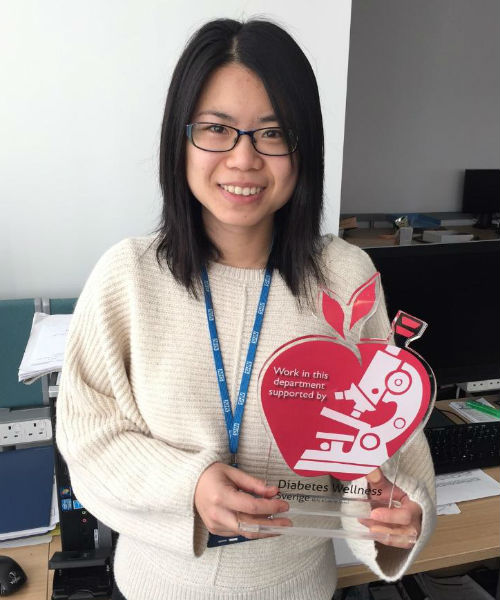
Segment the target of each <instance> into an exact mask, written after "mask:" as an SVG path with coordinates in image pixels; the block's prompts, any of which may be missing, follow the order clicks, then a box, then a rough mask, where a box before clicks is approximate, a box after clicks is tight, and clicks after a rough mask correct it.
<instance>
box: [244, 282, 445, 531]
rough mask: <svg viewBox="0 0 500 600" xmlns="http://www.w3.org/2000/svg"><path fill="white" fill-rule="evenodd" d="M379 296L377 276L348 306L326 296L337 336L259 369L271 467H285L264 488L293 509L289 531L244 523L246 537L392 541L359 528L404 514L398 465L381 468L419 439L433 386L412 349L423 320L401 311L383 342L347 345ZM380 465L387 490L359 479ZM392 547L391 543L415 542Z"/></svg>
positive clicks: (301, 344)
mask: <svg viewBox="0 0 500 600" xmlns="http://www.w3.org/2000/svg"><path fill="white" fill-rule="evenodd" d="M379 295H380V276H379V274H378V273H376V274H375V275H374V276H373V277H372V278H371V279H370V280H369V281H367V282H366V283H365V284H363V285H362V286H361V287H360V288H358V289H357V290H356V291H355V292H354V294H353V296H352V298H351V299H350V300H349V301H348V302H347V303H343V302H342V299H339V298H335V297H334V294H333V293H332V292H327V291H323V292H322V294H321V296H320V299H321V311H322V313H323V316H324V318H325V320H326V321H327V323H328V324H329V325H331V327H332V328H333V329H334V331H335V334H336V335H335V336H332V337H330V336H324V335H311V336H304V337H301V338H297V339H294V340H291V341H290V342H288V343H286V344H284V345H282V346H281V347H280V348H278V349H277V350H276V351H275V352H274V353H273V354H272V355H271V356H270V357H269V358H268V359H267V361H266V362H265V364H264V366H263V368H262V370H261V372H260V375H259V384H258V387H259V394H260V401H261V406H262V412H263V418H264V422H265V425H266V427H267V429H268V432H269V436H270V440H271V441H270V448H269V457H270V458H271V454H272V453H273V452H278V453H279V454H280V455H281V457H282V459H283V460H282V461H281V463H283V461H284V462H285V463H286V465H287V467H288V469H287V470H286V471H285V472H283V471H279V470H278V471H276V469H275V468H274V467H273V466H272V465H274V464H275V463H276V462H277V461H271V460H270V459H269V460H268V469H267V472H266V479H267V482H268V483H269V484H273V485H277V486H278V489H279V494H278V496H279V497H281V498H283V499H284V500H286V501H287V502H288V503H289V505H290V511H289V512H288V513H284V514H280V517H283V516H286V517H288V519H290V522H291V523H292V525H291V526H286V527H277V526H275V525H274V524H273V523H272V521H270V523H269V525H253V524H248V523H243V522H242V523H240V528H241V529H242V530H243V531H253V532H257V531H258V532H261V533H280V534H295V535H316V536H328V537H353V538H364V539H376V540H380V541H391V540H390V538H391V535H389V534H372V533H370V532H369V530H368V529H367V528H366V527H365V526H363V525H361V523H360V522H359V520H358V519H359V518H367V517H368V516H369V513H370V511H371V509H372V508H375V507H378V506H386V507H392V508H394V509H397V508H398V507H399V506H400V504H399V502H398V500H397V498H398V493H399V495H401V493H400V492H398V490H397V487H396V486H397V467H398V462H399V461H398V456H400V455H396V457H395V458H394V459H393V461H392V463H393V464H392V465H391V466H390V467H389V465H388V464H387V461H388V460H389V459H390V458H391V457H392V456H393V455H394V454H395V453H396V452H397V451H398V450H401V451H403V452H404V449H405V447H407V446H408V445H409V444H410V442H411V440H412V438H413V437H414V436H415V435H416V434H417V433H418V432H419V431H421V430H422V429H423V427H424V425H425V423H426V421H427V419H428V417H429V415H430V412H431V410H432V407H433V404H434V397H435V387H436V386H435V379H434V375H433V373H432V370H431V368H430V367H429V365H428V364H427V363H426V362H425V361H424V359H423V358H422V357H420V356H419V355H418V354H417V353H416V352H414V351H412V350H411V349H410V348H409V344H410V342H411V341H412V340H414V339H416V338H418V337H420V336H421V335H422V333H423V332H424V330H425V329H426V327H427V324H426V323H424V322H423V321H421V320H420V319H418V318H415V317H413V316H411V315H408V314H406V313H404V312H401V311H400V312H398V314H397V315H396V317H395V319H394V321H393V323H392V327H391V329H392V331H391V333H390V335H389V337H388V338H387V339H386V340H381V339H367V338H363V339H358V340H356V341H353V336H352V332H353V331H359V330H361V328H362V325H363V323H364V322H365V321H366V320H367V319H368V318H369V317H370V316H371V315H372V314H373V313H374V312H375V310H376V308H377V305H378V302H379ZM355 326H356V328H355ZM391 338H393V339H394V342H390V341H389V340H390V339H391ZM384 463H386V466H387V469H385V470H387V471H388V472H390V473H391V475H390V477H391V482H390V483H389V481H388V480H387V479H385V478H383V480H382V481H383V483H382V484H380V486H379V487H377V484H373V483H368V482H367V480H366V479H365V476H367V475H369V474H370V473H371V472H372V471H374V470H375V469H376V468H377V467H380V466H382V465H384ZM392 537H396V536H394V535H393V536H392ZM397 537H398V540H395V539H394V540H392V542H402V543H412V542H414V541H415V540H414V539H412V538H411V536H397ZM399 538H401V539H399ZM402 538H404V539H402Z"/></svg>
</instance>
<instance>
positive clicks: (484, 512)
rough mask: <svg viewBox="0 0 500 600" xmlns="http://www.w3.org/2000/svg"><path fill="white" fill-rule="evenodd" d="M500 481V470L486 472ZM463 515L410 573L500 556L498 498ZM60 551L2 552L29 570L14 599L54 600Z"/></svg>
mask: <svg viewBox="0 0 500 600" xmlns="http://www.w3.org/2000/svg"><path fill="white" fill-rule="evenodd" d="M485 471H486V473H488V474H489V475H491V476H492V477H494V478H495V479H496V480H497V481H499V480H500V468H499V467H491V468H489V469H485ZM459 506H460V510H461V513H460V514H458V515H442V516H440V517H438V520H437V527H436V530H435V532H434V534H433V536H432V538H431V540H430V542H429V543H428V544H427V546H426V547H425V548H424V550H423V551H422V553H421V554H420V556H419V557H418V558H417V560H416V561H415V562H414V563H413V565H412V566H411V567H410V569H409V570H408V573H418V572H420V571H430V570H434V569H441V568H445V567H451V566H455V565H461V564H465V563H469V562H475V561H480V560H486V559H488V558H496V557H498V556H499V555H500V541H499V537H498V531H499V528H500V506H499V501H498V497H493V498H484V499H481V500H473V501H470V502H460V503H459ZM57 550H60V538H59V537H55V538H54V539H53V541H52V543H51V544H40V545H38V546H23V547H21V548H8V549H7V548H6V549H0V553H1V554H8V555H9V556H11V557H12V558H13V559H14V560H16V561H17V562H18V563H19V564H20V565H21V566H22V568H23V569H24V570H25V572H26V574H27V576H28V582H27V584H26V585H25V586H24V588H23V589H22V590H20V591H19V592H18V593H17V594H16V595H15V596H13V598H14V597H15V599H16V600H45V599H46V598H47V599H50V593H51V589H50V591H49V587H50V588H51V587H52V580H51V573H49V572H48V571H47V564H48V560H49V558H50V557H51V556H52V554H53V553H54V552H56V551H57ZM375 579H376V577H375V576H374V575H373V573H372V572H371V571H369V570H368V569H367V568H366V567H365V566H364V565H354V566H352V567H341V568H339V583H338V586H339V587H346V586H349V585H356V584H359V583H366V582H368V581H374V580H375Z"/></svg>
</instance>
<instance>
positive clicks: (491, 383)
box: [459, 379, 500, 393]
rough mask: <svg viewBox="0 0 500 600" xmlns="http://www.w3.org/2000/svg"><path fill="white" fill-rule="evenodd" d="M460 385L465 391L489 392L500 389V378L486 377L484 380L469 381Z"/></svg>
mask: <svg viewBox="0 0 500 600" xmlns="http://www.w3.org/2000/svg"><path fill="white" fill-rule="evenodd" d="M459 387H460V388H461V389H462V390H464V392H469V393H473V392H479V393H481V392H489V391H493V390H498V389H500V379H485V380H483V381H469V382H467V383H460V384H459Z"/></svg>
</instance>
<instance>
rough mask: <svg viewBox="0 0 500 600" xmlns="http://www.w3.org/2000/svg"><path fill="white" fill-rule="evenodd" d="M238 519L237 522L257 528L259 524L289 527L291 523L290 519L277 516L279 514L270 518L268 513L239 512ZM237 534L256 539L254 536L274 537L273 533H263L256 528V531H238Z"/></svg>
mask: <svg viewBox="0 0 500 600" xmlns="http://www.w3.org/2000/svg"><path fill="white" fill-rule="evenodd" d="M238 521H239V523H242V524H243V525H247V526H249V528H254V527H255V528H258V527H260V526H264V527H266V526H268V527H269V526H270V527H291V526H292V525H293V523H292V521H290V519H287V518H284V517H279V516H273V517H272V518H271V517H269V516H268V515H249V514H244V513H240V514H239V515H238ZM239 534H240V535H242V536H243V537H246V538H248V539H251V540H253V539H256V538H262V537H274V536H275V535H277V534H275V533H265V532H262V531H260V530H256V531H242V530H240V531H239Z"/></svg>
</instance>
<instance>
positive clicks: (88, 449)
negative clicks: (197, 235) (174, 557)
mask: <svg viewBox="0 0 500 600" xmlns="http://www.w3.org/2000/svg"><path fill="white" fill-rule="evenodd" d="M134 260H136V258H135V257H134V255H133V253H131V252H130V249H129V248H128V246H127V243H126V242H122V243H120V244H118V245H116V246H115V247H113V248H112V249H111V250H109V251H108V252H107V253H106V254H105V255H104V256H103V257H102V259H101V260H100V261H99V262H98V264H97V265H96V267H95V269H94V271H93V272H92V274H91V276H90V278H89V279H88V281H87V283H86V285H85V287H84V290H83V292H82V294H81V296H80V298H79V301H78V304H77V307H76V310H75V314H74V317H73V321H72V324H71V329H70V334H69V339H68V343H67V348H66V352H65V361H64V369H63V374H62V382H61V388H60V393H59V396H58V400H57V445H58V448H59V450H60V452H61V454H62V455H63V457H64V459H65V460H66V462H67V464H68V468H69V471H70V475H71V483H72V486H73V489H74V492H75V495H76V496H77V497H78V499H79V501H80V502H81V503H82V504H83V506H85V507H86V508H87V509H88V510H89V511H90V512H91V513H92V514H94V515H95V516H96V517H97V518H98V519H99V520H101V521H102V522H103V523H105V524H107V525H108V526H110V527H111V528H112V529H114V530H115V531H118V532H120V533H125V534H127V535H128V536H132V537H135V538H137V539H140V540H144V541H147V542H148V543H150V544H152V545H156V546H158V547H162V548H167V549H170V550H174V551H175V552H177V553H181V554H182V553H186V554H190V555H192V554H193V552H194V548H193V541H194V546H195V547H198V548H200V547H201V546H202V545H201V544H197V537H199V536H202V535H203V533H202V528H200V527H197V526H196V521H197V520H196V519H195V511H194V505H193V498H194V490H195V487H196V482H197V481H198V478H199V476H200V474H201V473H202V472H203V471H204V469H206V467H207V466H209V465H210V464H211V463H213V462H215V461H216V460H217V456H216V455H215V454H214V453H213V452H211V451H208V450H205V449H201V450H199V451H192V452H187V451H182V450H180V449H178V448H175V447H171V446H169V445H168V444H166V443H165V442H163V441H161V440H158V439H154V438H153V437H152V436H151V435H150V432H149V431H148V427H147V425H146V423H145V422H144V419H143V418H142V416H141V414H140V411H139V408H138V406H137V404H136V402H135V400H134V397H133V394H132V391H131V386H130V382H129V376H128V370H129V365H130V360H131V355H132V354H133V352H134V348H133V347H130V335H129V334H130V329H131V327H133V322H132V321H133V319H131V318H130V308H129V307H130V306H131V305H132V304H133V302H134V298H133V297H132V296H133V294H132V292H131V290H132V289H133V281H132V282H131V277H130V273H131V272H132V273H133V271H134V265H133V262H134Z"/></svg>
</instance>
